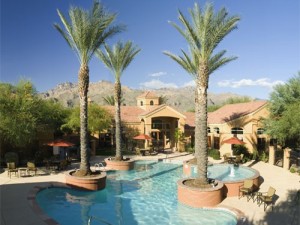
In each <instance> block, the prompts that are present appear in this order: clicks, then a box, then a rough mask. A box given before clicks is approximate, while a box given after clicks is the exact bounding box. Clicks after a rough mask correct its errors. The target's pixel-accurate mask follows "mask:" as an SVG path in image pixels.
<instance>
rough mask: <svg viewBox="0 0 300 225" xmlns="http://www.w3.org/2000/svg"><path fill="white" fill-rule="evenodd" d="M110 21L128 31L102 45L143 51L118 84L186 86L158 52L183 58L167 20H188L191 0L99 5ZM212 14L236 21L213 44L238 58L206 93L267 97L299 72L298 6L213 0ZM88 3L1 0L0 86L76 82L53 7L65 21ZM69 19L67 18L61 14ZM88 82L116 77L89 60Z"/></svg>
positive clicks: (121, 0) (294, 0) (112, 0)
mask: <svg viewBox="0 0 300 225" xmlns="http://www.w3.org/2000/svg"><path fill="white" fill-rule="evenodd" d="M100 2H101V3H102V4H103V5H104V7H105V8H106V10H107V11H108V12H110V13H116V14H117V18H116V20H115V24H123V25H126V28H127V29H126V31H124V32H122V33H119V34H117V35H115V36H114V37H113V38H111V39H109V40H108V42H107V43H108V44H109V45H113V44H115V43H116V42H117V41H122V42H126V41H129V40H130V41H132V42H133V43H134V44H135V45H136V46H138V47H139V48H140V49H141V52H140V53H139V54H138V55H137V56H136V57H135V58H134V60H133V61H132V63H131V64H130V65H129V66H128V68H127V69H126V70H125V71H124V73H123V74H122V77H121V82H122V85H125V86H128V87H130V88H134V89H144V90H151V89H157V88H164V87H173V88H178V87H186V86H187V87H189V86H190V85H194V81H193V78H192V77H191V76H190V75H189V74H188V73H187V72H186V71H185V70H183V69H182V68H181V67H180V66H179V65H178V64H177V63H176V62H175V61H173V60H172V59H171V58H169V57H168V56H166V55H164V54H163V51H170V52H172V53H174V54H177V55H181V49H183V50H185V51H188V46H187V43H186V41H185V40H184V39H183V37H182V36H181V35H180V34H179V32H178V31H177V30H176V29H175V28H174V27H173V26H172V25H171V24H170V23H169V22H170V21H172V22H175V23H176V24H178V25H181V24H180V21H179V20H178V10H180V11H181V12H182V13H183V14H184V15H185V17H186V18H188V19H189V20H190V14H189V11H188V10H189V9H191V8H193V6H194V3H195V2H197V3H198V4H199V5H200V7H204V6H205V3H206V1H200V0H198V1H194V0H193V1H191V0H102V1H100ZM211 2H212V3H213V5H214V8H215V10H220V9H221V8H222V7H225V8H226V9H227V11H228V12H229V15H238V16H240V17H241V20H240V22H239V23H238V29H236V30H234V31H233V32H231V33H230V34H229V35H228V36H226V37H225V38H224V39H223V41H222V42H221V43H220V44H219V46H218V50H223V49H224V50H226V51H227V53H226V56H237V57H238V59H237V60H235V61H233V62H230V63H229V64H227V65H225V66H223V67H221V68H220V69H218V70H217V71H215V72H214V73H213V74H211V75H210V78H209V90H208V91H209V92H212V93H216V94H218V93H228V92H230V93H236V94H240V95H247V96H250V97H253V98H259V99H268V98H269V94H270V93H271V92H272V90H273V87H274V85H276V84H284V83H285V82H287V81H288V80H289V79H290V78H292V77H293V76H295V75H296V74H297V73H298V71H300V1H298V0H242V1H241V0H240V1H238V0H215V1H211ZM92 3H93V0H26V1H25V0H13V1H11V0H1V1H0V8H1V46H0V48H1V59H0V60H1V61H0V67H1V73H0V82H5V83H12V84H16V83H17V82H18V80H20V79H28V80H30V81H32V83H33V84H34V85H35V87H36V89H37V90H38V91H39V92H45V91H47V90H50V89H52V88H54V87H56V86H57V85H58V84H60V83H64V82H72V83H77V79H78V78H77V76H78V70H79V66H80V64H79V61H78V59H77V57H76V55H75V54H74V52H73V51H72V50H71V49H70V47H69V46H68V45H67V43H66V41H65V40H64V39H63V38H62V36H61V35H60V34H59V33H58V31H57V30H56V29H55V28H54V26H53V24H54V23H59V24H61V22H60V19H59V17H58V14H57V9H59V10H60V11H61V12H62V13H63V14H64V15H65V16H67V15H68V10H69V9H70V6H79V7H82V8H85V9H90V8H91V6H92ZM67 18H68V17H67ZM89 68H90V82H99V81H101V80H106V81H111V82H114V76H113V75H112V74H111V72H110V71H109V70H108V69H107V68H106V67H105V66H104V64H103V63H102V62H101V61H100V60H99V59H98V58H96V57H94V58H93V59H92V60H91V61H90V64H89Z"/></svg>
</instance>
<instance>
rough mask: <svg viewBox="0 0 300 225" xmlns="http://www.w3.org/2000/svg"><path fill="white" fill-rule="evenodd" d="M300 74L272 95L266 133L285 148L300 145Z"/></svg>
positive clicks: (278, 86) (279, 86)
mask: <svg viewBox="0 0 300 225" xmlns="http://www.w3.org/2000/svg"><path fill="white" fill-rule="evenodd" d="M299 109H300V72H298V75H296V76H294V77H293V78H291V79H289V80H288V82H287V83H286V84H282V85H277V86H275V87H274V91H273V92H272V93H271V95H270V104H269V110H270V116H269V118H268V119H266V120H265V121H264V124H265V129H266V132H267V133H268V134H269V135H270V136H271V137H272V138H276V139H277V141H278V143H279V144H281V145H282V146H283V147H286V146H287V147H298V146H299V145H300V135H299V134H300V110H299Z"/></svg>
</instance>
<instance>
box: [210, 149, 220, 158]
mask: <svg viewBox="0 0 300 225" xmlns="http://www.w3.org/2000/svg"><path fill="white" fill-rule="evenodd" d="M208 156H210V157H212V158H213V159H214V160H219V159H221V158H220V151H219V150H218V149H209V150H208Z"/></svg>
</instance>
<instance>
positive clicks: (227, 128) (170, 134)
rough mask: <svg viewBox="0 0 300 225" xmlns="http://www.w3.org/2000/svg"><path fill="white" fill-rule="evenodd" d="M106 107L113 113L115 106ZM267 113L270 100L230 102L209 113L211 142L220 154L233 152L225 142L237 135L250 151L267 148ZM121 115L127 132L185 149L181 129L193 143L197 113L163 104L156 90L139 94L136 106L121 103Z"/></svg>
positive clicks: (185, 137) (186, 138)
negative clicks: (264, 121) (264, 123)
mask: <svg viewBox="0 0 300 225" xmlns="http://www.w3.org/2000/svg"><path fill="white" fill-rule="evenodd" d="M106 108H107V109H108V110H109V111H111V113H114V106H106ZM268 115H269V112H268V109H267V101H253V102H247V103H238V104H229V105H225V106H223V107H221V108H220V109H218V110H216V111H214V112H211V113H208V129H207V132H208V146H209V147H210V148H214V149H219V150H220V154H221V155H223V154H225V153H227V152H229V153H231V148H232V146H231V145H230V144H225V143H224V144H222V142H223V141H224V140H227V139H228V138H230V137H233V136H235V137H237V138H238V139H240V140H242V141H243V142H245V145H246V147H247V148H248V150H249V151H250V152H253V150H254V149H255V150H259V149H266V148H267V147H268V145H269V143H270V139H269V138H268V136H267V135H266V134H264V129H263V126H262V118H266V117H268ZM121 119H122V122H123V124H124V127H123V131H124V132H125V133H126V127H127V128H128V127H131V128H135V129H138V131H139V133H141V134H147V135H149V136H151V137H152V138H153V140H152V144H153V143H155V144H159V145H160V146H161V147H163V148H174V147H176V148H177V149H179V150H183V148H184V145H178V143H177V140H176V138H175V133H176V132H178V131H179V132H181V133H182V134H184V139H185V141H184V142H185V144H186V143H190V144H191V145H193V143H194V128H195V115H194V113H192V112H185V113H181V112H178V111H177V110H175V109H173V108H172V107H170V106H168V105H166V104H162V105H160V104H159V97H157V96H156V95H155V94H154V93H153V92H149V91H148V92H145V93H144V94H142V95H140V96H138V97H137V105H136V106H121ZM147 145H148V144H147ZM145 147H147V146H145Z"/></svg>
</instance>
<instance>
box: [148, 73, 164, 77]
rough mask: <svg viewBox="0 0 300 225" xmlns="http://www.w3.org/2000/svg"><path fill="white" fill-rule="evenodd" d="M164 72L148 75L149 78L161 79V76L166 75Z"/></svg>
mask: <svg viewBox="0 0 300 225" xmlns="http://www.w3.org/2000/svg"><path fill="white" fill-rule="evenodd" d="M166 74H167V73H166V72H157V73H151V74H149V76H150V77H161V76H163V75H166Z"/></svg>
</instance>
